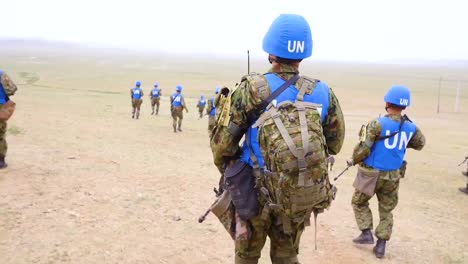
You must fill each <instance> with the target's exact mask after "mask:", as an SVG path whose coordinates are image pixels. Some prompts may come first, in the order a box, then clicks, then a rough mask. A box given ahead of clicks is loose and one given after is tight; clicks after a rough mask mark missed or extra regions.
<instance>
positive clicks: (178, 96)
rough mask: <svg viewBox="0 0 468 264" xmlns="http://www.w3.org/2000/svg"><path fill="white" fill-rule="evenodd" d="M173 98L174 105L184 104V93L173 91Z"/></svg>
mask: <svg viewBox="0 0 468 264" xmlns="http://www.w3.org/2000/svg"><path fill="white" fill-rule="evenodd" d="M171 98H172V106H175V107H177V106H182V94H180V93H173V94H172V95H171Z"/></svg>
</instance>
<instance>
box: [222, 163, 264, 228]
mask: <svg viewBox="0 0 468 264" xmlns="http://www.w3.org/2000/svg"><path fill="white" fill-rule="evenodd" d="M224 177H225V183H226V186H227V188H228V190H229V192H230V193H231V197H232V202H233V204H234V207H235V210H236V212H237V214H238V215H239V217H240V218H241V219H242V220H249V219H250V218H252V217H253V216H255V215H257V213H258V208H259V203H258V199H257V190H256V189H255V177H254V176H253V169H252V167H250V166H249V165H248V164H246V163H244V162H242V161H241V160H236V161H234V162H233V163H232V164H231V165H230V166H229V167H227V168H226V171H225V172H224Z"/></svg>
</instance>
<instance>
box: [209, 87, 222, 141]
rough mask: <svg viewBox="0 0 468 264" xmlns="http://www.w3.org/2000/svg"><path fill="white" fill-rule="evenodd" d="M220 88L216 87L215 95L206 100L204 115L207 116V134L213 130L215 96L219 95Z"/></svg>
mask: <svg viewBox="0 0 468 264" xmlns="http://www.w3.org/2000/svg"><path fill="white" fill-rule="evenodd" d="M219 90H220V88H219V87H216V89H215V95H214V96H212V97H211V98H210V99H209V100H208V106H207V108H206V114H207V115H208V132H211V130H213V127H214V126H215V116H216V107H215V96H216V95H217V94H218V93H219Z"/></svg>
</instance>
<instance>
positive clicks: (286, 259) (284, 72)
mask: <svg viewBox="0 0 468 264" xmlns="http://www.w3.org/2000/svg"><path fill="white" fill-rule="evenodd" d="M280 28H283V29H284V31H283V32H282V33H279V36H278V35H277V34H275V32H277V33H278V30H279V29H280ZM283 33H284V34H283ZM289 34H291V35H294V36H291V35H289ZM275 35H276V36H275ZM278 38H280V39H278ZM285 39H286V40H285ZM291 39H294V40H297V41H298V43H296V44H297V45H299V43H300V44H301V45H302V47H304V48H303V49H302V50H300V49H293V48H292V47H290V49H293V51H292V52H288V51H287V48H286V46H287V45H288V44H285V43H288V40H289V41H290V42H291ZM277 43H283V45H281V44H279V45H278V46H276V47H272V45H275V44H277ZM296 44H294V45H296ZM285 45H286V46H285ZM296 48H297V47H296ZM263 49H264V50H265V51H266V52H267V53H269V56H268V60H269V61H270V63H271V65H272V67H271V69H270V70H269V71H268V74H269V75H272V76H273V75H274V76H273V78H277V79H280V80H282V82H283V83H284V82H285V80H289V79H291V78H294V77H293V76H296V73H298V71H299V65H300V62H301V61H302V59H304V58H307V57H309V56H310V55H311V49H312V39H311V33H310V27H309V25H308V23H307V21H306V20H305V19H304V18H303V17H302V16H299V15H281V16H279V17H278V18H277V19H276V20H275V21H274V22H273V24H272V25H271V27H270V29H269V31H268V33H267V35H266V36H265V38H264V40H263ZM253 78H254V77H253V75H248V76H245V77H244V78H242V81H241V83H240V84H239V85H237V86H236V90H235V91H234V92H233V93H232V95H231V96H230V97H228V99H229V100H230V101H228V102H229V103H228V107H227V108H230V110H229V112H228V113H224V107H223V106H219V108H218V109H219V110H220V111H219V112H220V113H219V114H218V113H217V114H216V116H217V118H218V120H217V124H216V125H215V127H214V129H213V130H212V132H211V149H212V151H213V158H214V163H215V165H216V166H217V168H218V169H219V171H220V172H221V173H225V168H226V167H229V166H230V164H232V163H236V162H238V161H239V160H241V161H242V162H244V158H245V157H248V156H249V154H248V153H247V154H246V152H245V151H246V148H245V146H248V145H249V144H250V143H245V142H244V145H243V146H242V147H240V146H239V141H240V139H241V138H242V136H243V135H244V133H246V131H249V129H250V127H251V124H252V121H255V120H250V118H251V116H252V115H251V114H252V113H254V112H257V111H258V109H259V107H260V105H261V104H262V97H261V95H260V93H261V92H260V90H259V86H258V85H257V84H258V83H262V80H263V84H264V85H263V86H262V87H263V88H266V89H263V91H268V92H269V91H270V89H273V88H271V86H270V84H269V83H268V81H266V79H263V78H264V77H260V78H261V79H262V80H260V81H259V82H256V81H254V79H253ZM304 78H305V77H300V78H299V80H298V81H297V82H296V84H295V85H291V86H289V87H288V90H286V91H294V90H296V92H295V93H297V90H298V88H297V87H302V85H301V83H303V82H304V81H305V79H304ZM293 84H294V83H293ZM322 85H323V87H326V88H325V89H326V91H327V96H326V97H325V98H324V100H326V104H328V108H325V109H324V110H323V111H324V112H325V113H326V118H325V120H324V122H323V123H322V128H321V129H323V136H324V138H325V141H326V148H327V149H325V150H324V149H322V152H325V151H326V152H327V153H328V154H330V155H335V154H337V153H338V152H339V151H340V149H341V147H342V144H343V140H344V135H345V123H344V118H343V114H342V112H341V108H340V105H339V103H338V100H337V98H336V96H335V95H334V93H333V91H332V90H331V89H329V88H328V86H326V85H325V84H324V83H322ZM291 89H292V90H291ZM223 90H224V89H223ZM286 91H285V92H284V94H287V92H286ZM293 93H294V92H293ZM218 96H223V91H221V94H220V95H218ZM217 101H219V100H218V99H217ZM317 103H318V102H317ZM217 107H218V105H217ZM225 114H226V115H225ZM224 115H225V116H224ZM226 118H227V120H228V121H229V122H228V123H229V125H225V124H223V122H224V121H223V120H225V119H226ZM321 129H320V130H321ZM249 138H250V137H249ZM265 140H268V138H266V139H265ZM252 142H253V141H252ZM246 144H247V145H246ZM248 151H249V150H248V149H247V152H248ZM262 152H263V149H262ZM247 159H248V158H247ZM322 163H325V161H324V160H323V162H322ZM320 165H323V166H325V164H320ZM247 166H252V165H251V163H248V165H247ZM256 172H258V170H256V169H254V170H253V173H252V174H249V175H248V178H250V179H251V177H252V178H254V179H257V180H258V179H259V178H257V176H255V175H256ZM321 173H323V174H322V177H324V178H326V179H327V180H328V175H327V174H326V173H327V171H326V169H324V171H323V172H321ZM225 176H226V175H225ZM226 177H228V176H226ZM265 177H266V176H265ZM275 179H276V178H275ZM270 181H273V180H272V179H270ZM267 188H268V192H270V193H275V191H278V189H275V188H278V186H276V187H272V186H269V185H268V186H267ZM233 199H234V198H233ZM258 202H259V205H260V206H259V210H258V211H256V213H255V215H254V216H253V217H251V218H250V219H248V220H246V221H240V220H239V217H238V209H236V213H235V215H236V216H235V218H236V221H235V230H234V231H233V233H231V232H230V233H231V236H232V237H233V239H234V240H235V254H236V256H235V263H236V264H251V263H258V260H259V258H260V254H261V250H262V248H263V246H264V244H265V242H266V238H267V236H268V237H269V238H270V241H271V249H270V258H271V261H272V263H274V264H298V263H299V261H298V259H297V255H298V253H299V241H300V237H301V234H302V232H303V231H304V229H305V226H306V222H308V220H309V219H308V218H307V219H305V218H301V220H300V221H298V222H292V221H291V222H289V223H292V224H291V226H289V228H288V229H289V230H287V231H286V229H285V226H284V225H283V224H282V219H283V220H284V218H283V216H284V213H281V212H276V211H268V210H267V211H265V210H263V209H265V208H266V207H265V203H266V201H265V198H264V196H262V195H259V196H258ZM325 207H326V205H325ZM262 208H263V209H262ZM215 214H216V213H215ZM305 216H306V215H303V217H305ZM309 217H310V214H309ZM220 220H221V222H222V223H223V222H224V221H223V219H220ZM283 223H285V222H283ZM223 225H225V223H223ZM225 226H226V225H225ZM228 226H229V223H228ZM228 228H229V227H228Z"/></svg>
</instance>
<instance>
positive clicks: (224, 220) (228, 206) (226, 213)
mask: <svg viewBox="0 0 468 264" xmlns="http://www.w3.org/2000/svg"><path fill="white" fill-rule="evenodd" d="M211 212H212V213H213V214H214V215H216V217H217V218H218V219H219V221H220V222H221V224H222V225H223V226H224V228H225V229H226V231H227V232H228V233H229V235H230V236H231V238H232V239H235V235H236V220H235V210H234V205H233V204H232V198H231V193H230V192H229V191H228V190H225V191H224V192H223V193H222V194H221V196H220V197H218V199H217V200H216V202H215V203H214V204H213V205H212V206H211Z"/></svg>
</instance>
